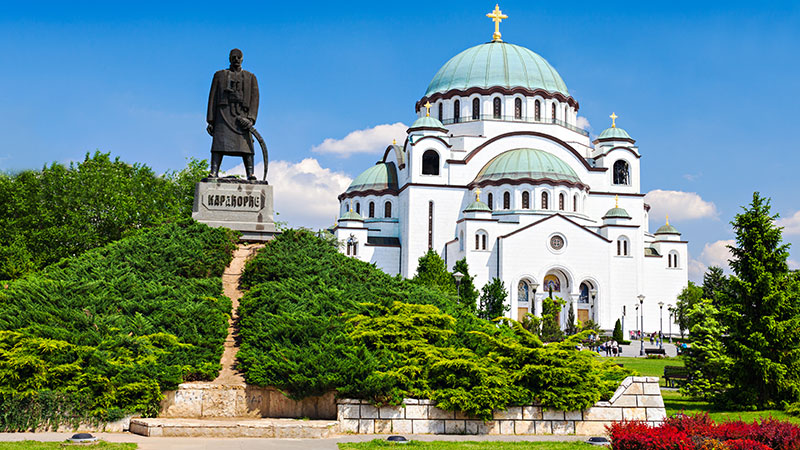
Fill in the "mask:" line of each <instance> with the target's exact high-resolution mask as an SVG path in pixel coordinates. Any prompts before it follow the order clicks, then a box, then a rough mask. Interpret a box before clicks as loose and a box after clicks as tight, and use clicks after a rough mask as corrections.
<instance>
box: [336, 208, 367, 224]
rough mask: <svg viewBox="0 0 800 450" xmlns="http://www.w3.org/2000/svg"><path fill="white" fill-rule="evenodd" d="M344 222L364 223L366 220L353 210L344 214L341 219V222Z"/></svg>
mask: <svg viewBox="0 0 800 450" xmlns="http://www.w3.org/2000/svg"><path fill="white" fill-rule="evenodd" d="M343 220H360V221H362V222H363V221H364V218H363V217H361V214H359V213H357V212H355V211H353V210H352V209H351V210H350V211H347V212H346V213H344V214H342V217H339V221H343Z"/></svg>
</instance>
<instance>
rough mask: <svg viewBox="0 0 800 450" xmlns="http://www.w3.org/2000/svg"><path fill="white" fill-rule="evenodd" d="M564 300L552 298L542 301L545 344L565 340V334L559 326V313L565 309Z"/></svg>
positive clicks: (551, 296)
mask: <svg viewBox="0 0 800 450" xmlns="http://www.w3.org/2000/svg"><path fill="white" fill-rule="evenodd" d="M564 304H565V302H564V300H562V299H561V298H559V297H555V298H553V292H552V291H551V292H550V296H549V297H547V298H544V299H542V340H543V341H545V342H557V341H561V340H564V332H563V331H562V330H561V324H559V320H558V319H559V313H560V312H561V309H562V308H563V307H564Z"/></svg>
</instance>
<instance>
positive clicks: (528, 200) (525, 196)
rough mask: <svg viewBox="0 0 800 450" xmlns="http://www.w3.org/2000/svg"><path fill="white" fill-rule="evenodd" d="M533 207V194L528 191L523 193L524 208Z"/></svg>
mask: <svg viewBox="0 0 800 450" xmlns="http://www.w3.org/2000/svg"><path fill="white" fill-rule="evenodd" d="M530 208H531V195H530V194H529V193H528V191H525V192H523V193H522V209H530Z"/></svg>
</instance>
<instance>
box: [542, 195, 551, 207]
mask: <svg viewBox="0 0 800 450" xmlns="http://www.w3.org/2000/svg"><path fill="white" fill-rule="evenodd" d="M549 203H550V196H549V195H547V191H544V192H542V209H549V208H550V205H549Z"/></svg>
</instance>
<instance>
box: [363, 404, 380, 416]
mask: <svg viewBox="0 0 800 450" xmlns="http://www.w3.org/2000/svg"><path fill="white" fill-rule="evenodd" d="M378 417H379V416H378V408H376V407H374V406H372V405H361V418H362V419H377V418H378Z"/></svg>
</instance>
